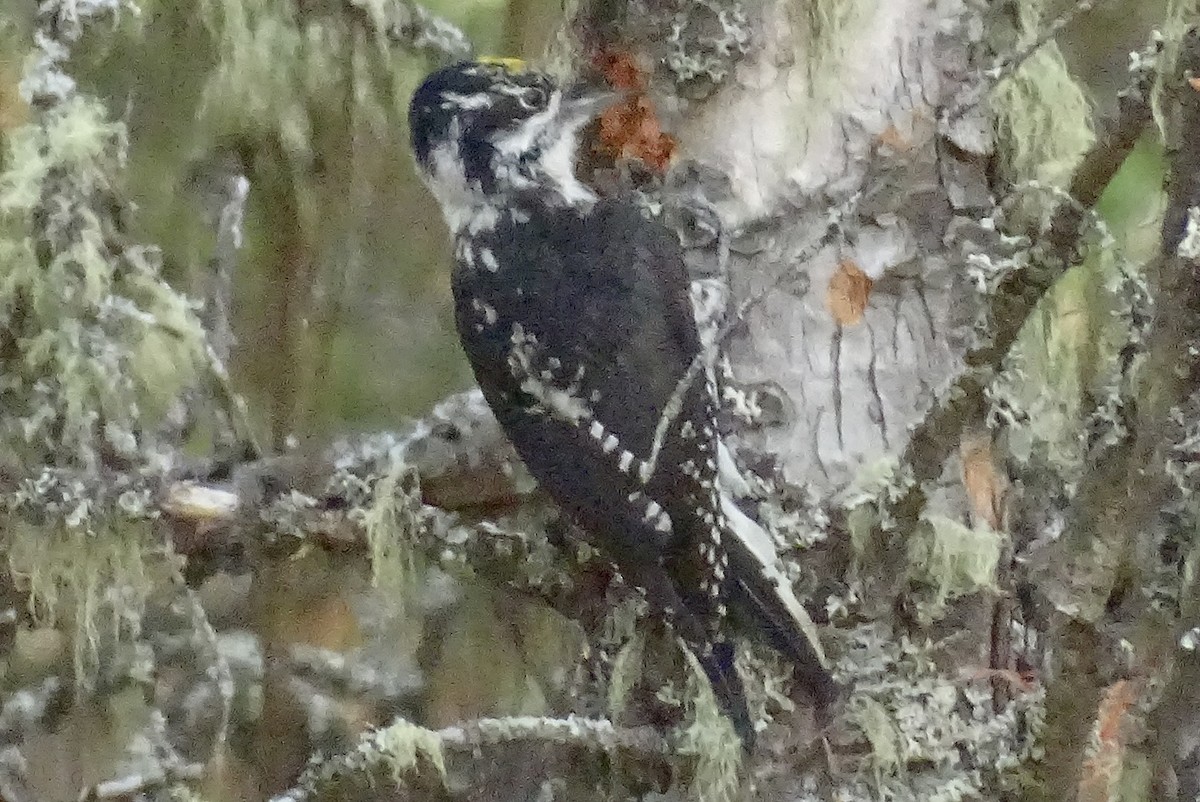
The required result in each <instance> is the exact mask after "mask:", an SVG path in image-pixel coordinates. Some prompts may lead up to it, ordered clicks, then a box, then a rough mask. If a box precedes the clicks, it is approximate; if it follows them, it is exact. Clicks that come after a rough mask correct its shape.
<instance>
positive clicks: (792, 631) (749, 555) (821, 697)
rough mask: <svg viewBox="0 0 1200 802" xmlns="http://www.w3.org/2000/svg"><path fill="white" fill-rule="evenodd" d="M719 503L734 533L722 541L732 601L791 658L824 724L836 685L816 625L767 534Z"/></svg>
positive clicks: (729, 505)
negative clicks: (796, 593)
mask: <svg viewBox="0 0 1200 802" xmlns="http://www.w3.org/2000/svg"><path fill="white" fill-rule="evenodd" d="M721 502H722V503H721V506H722V510H723V512H724V513H725V518H726V520H727V521H728V522H729V524H730V529H731V530H732V532H731V534H732V537H728V538H726V539H725V542H724V545H725V549H726V552H727V553H728V555H729V567H730V576H731V577H733V582H732V583H731V587H730V594H731V602H732V605H731V606H732V608H733V610H734V611H735V612H736V613H737V614H739V615H741V616H743V617H745V618H748V619H749V620H750V621H751V622H752V623H753V625H754V627H755V628H756V629H757V630H758V631H759V632H760V633H761V634H762V635H763V637H765V638H766V640H767V642H768V643H769V644H770V645H771V646H772V647H773V648H775V649H776V650H778V651H780V652H781V653H783V654H784V655H786V656H787V657H788V658H789V659H790V660H791V661H792V663H793V664H794V671H795V676H796V678H797V680H799V682H800V684H801V685H802V686H803V687H804V689H805V691H806V692H807V693H808V694H809V695H810V696H811V697H812V700H813V703H814V705H815V707H816V711H815V713H816V715H817V719H818V721H819V722H821V724H822V725H823V724H824V723H825V719H826V717H827V714H828V713H829V709H830V707H831V706H832V705H833V704H834V702H835V701H836V700H837V697H838V693H839V691H840V688H839V687H838V684H837V682H836V681H835V680H834V679H833V675H832V674H831V673H830V671H829V668H828V667H827V665H826V660H825V654H824V652H823V651H822V649H821V643H820V641H819V640H818V639H817V633H816V626H815V625H814V624H813V622H812V619H810V618H809V616H808V612H807V611H806V610H805V609H804V606H803V605H802V604H800V600H799V599H797V598H796V596H795V594H794V593H793V592H792V585H791V581H790V580H789V579H788V578H787V575H786V574H784V573H783V571H782V570H781V568H780V566H779V565H778V560H779V558H778V555H777V554H776V552H775V547H774V544H773V543H772V542H771V540H770V537H769V536H768V535H767V533H766V532H764V531H763V529H762V527H760V526H759V525H758V524H756V523H755V522H754V521H752V520H750V518H748V517H747V516H746V515H745V513H743V512H742V511H741V510H739V509H738V508H737V505H736V504H734V503H733V501H732V500H731V499H728V498H722V500H721Z"/></svg>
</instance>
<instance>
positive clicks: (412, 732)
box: [360, 719, 446, 786]
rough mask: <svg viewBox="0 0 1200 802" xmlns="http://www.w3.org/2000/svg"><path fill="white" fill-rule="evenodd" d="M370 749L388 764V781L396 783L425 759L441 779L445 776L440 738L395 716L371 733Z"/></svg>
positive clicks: (401, 782) (444, 756) (378, 758)
mask: <svg viewBox="0 0 1200 802" xmlns="http://www.w3.org/2000/svg"><path fill="white" fill-rule="evenodd" d="M362 748H363V747H360V749H362ZM371 748H372V749H374V750H376V752H375V757H376V759H377V760H379V761H381V762H382V763H384V764H386V765H387V766H388V768H389V769H390V772H391V777H392V780H393V781H394V782H395V783H396V784H397V785H398V786H400V785H402V784H403V783H404V781H405V778H406V777H407V775H408V774H410V773H411V772H412V771H413V770H414V769H416V768H418V765H417V762H418V760H423V761H427V762H428V763H429V764H430V765H432V766H433V768H434V770H435V771H436V772H437V773H438V776H440V777H441V778H442V779H443V780H445V778H446V755H445V752H444V751H443V749H442V739H441V738H440V737H438V734H437V733H436V732H434V731H433V730H427V729H425V728H424V727H418V726H417V725H416V724H413V723H412V722H409V721H406V720H404V719H397V720H396V721H394V722H393V723H391V724H389V725H388V726H387V727H384V728H383V729H382V730H379V732H377V733H375V735H374V737H373V738H372V741H371Z"/></svg>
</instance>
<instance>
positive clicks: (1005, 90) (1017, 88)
mask: <svg viewBox="0 0 1200 802" xmlns="http://www.w3.org/2000/svg"><path fill="white" fill-rule="evenodd" d="M1040 14H1041V10H1040V6H1039V4H1037V3H1035V2H1033V0H1028V1H1027V2H1024V3H1022V4H1021V5H1020V23H1019V24H1020V26H1021V31H1020V36H1019V38H1018V42H1017V46H1018V47H1021V46H1023V45H1025V44H1027V43H1028V42H1030V41H1032V40H1033V39H1034V38H1036V37H1037V36H1038V35H1039V33H1040V28H1039V22H1040ZM990 103H991V108H992V111H993V113H994V114H995V119H996V132H997V136H998V141H999V142H1000V143H1001V145H1000V155H1001V159H1002V161H1001V166H1002V169H1003V171H1004V175H1005V178H1006V179H1007V180H1008V181H1009V182H1010V183H1013V184H1017V183H1021V182H1023V181H1045V182H1048V183H1051V184H1060V185H1061V184H1062V183H1064V182H1066V181H1068V180H1070V177H1071V174H1072V172H1073V170H1074V168H1075V165H1076V163H1077V162H1078V161H1079V159H1080V157H1081V156H1082V155H1083V153H1084V152H1085V151H1086V150H1087V149H1088V148H1089V147H1091V145H1092V143H1093V142H1094V141H1095V134H1094V132H1093V131H1092V126H1091V119H1092V113H1091V106H1090V104H1089V103H1088V100H1087V96H1086V95H1085V93H1084V91H1083V87H1081V86H1080V85H1079V83H1078V82H1076V81H1075V79H1074V78H1072V77H1071V74H1070V71H1069V70H1068V69H1067V66H1066V63H1065V62H1064V60H1063V57H1062V53H1061V52H1060V51H1059V49H1058V45H1056V44H1055V43H1054V42H1049V43H1046V44H1044V45H1042V46H1041V47H1040V48H1039V49H1038V51H1037V52H1036V53H1034V54H1033V55H1032V56H1030V57H1029V58H1028V59H1027V60H1026V61H1025V62H1024V63H1023V64H1022V65H1021V66H1020V67H1018V68H1017V70H1016V71H1015V73H1014V74H1013V75H1012V76H1010V77H1008V78H1006V79H1005V80H1003V81H1001V82H1000V84H999V85H998V86H997V87H996V88H995V90H994V91H993V92H992V94H991V96H990Z"/></svg>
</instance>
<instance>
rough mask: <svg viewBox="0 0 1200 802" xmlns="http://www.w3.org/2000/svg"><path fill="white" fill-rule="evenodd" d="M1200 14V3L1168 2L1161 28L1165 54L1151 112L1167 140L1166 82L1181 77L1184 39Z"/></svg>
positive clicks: (1160, 57) (1159, 61) (1156, 78)
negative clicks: (1180, 61)
mask: <svg viewBox="0 0 1200 802" xmlns="http://www.w3.org/2000/svg"><path fill="white" fill-rule="evenodd" d="M1197 14H1200V2H1197V0H1167V9H1166V13H1165V14H1164V15H1163V23H1162V26H1161V27H1160V28H1159V30H1160V32H1161V34H1162V52H1161V53H1160V54H1159V55H1158V58H1157V61H1156V66H1157V68H1158V69H1157V70H1156V71H1155V75H1154V86H1153V87H1152V88H1151V92H1150V109H1151V111H1152V112H1153V114H1154V122H1155V124H1156V125H1157V126H1158V130H1159V132H1160V133H1161V134H1162V135H1163V136H1166V133H1167V129H1166V121H1165V118H1164V115H1163V107H1162V100H1163V90H1164V88H1165V87H1166V82H1167V81H1169V80H1170V79H1171V77H1172V76H1175V75H1178V74H1179V71H1178V70H1177V69H1176V66H1175V65H1176V63H1177V62H1178V60H1179V53H1180V50H1181V48H1182V46H1183V37H1184V35H1185V34H1186V33H1187V32H1188V30H1189V29H1191V27H1192V26H1193V25H1195V24H1196V15H1197Z"/></svg>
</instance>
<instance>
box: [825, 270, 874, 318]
mask: <svg viewBox="0 0 1200 802" xmlns="http://www.w3.org/2000/svg"><path fill="white" fill-rule="evenodd" d="M874 283H875V282H874V281H872V280H871V277H870V276H868V275H867V274H866V273H864V272H863V271H862V269H861V268H860V267H859V266H858V265H856V264H855V263H854V262H852V261H851V260H849V259H843V260H842V261H841V263H839V264H838V269H837V271H836V272H835V273H834V274H833V278H831V279H829V289H828V290H827V291H826V293H825V304H826V305H827V306H828V307H829V311H830V312H831V313H833V319H834V320H836V321H837V322H838V324H839V325H842V326H854V325H856V324H858V323H861V322H862V319H863V314H864V313H865V312H866V311H867V299H868V298H870V297H871V287H872V285H874Z"/></svg>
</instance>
